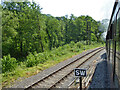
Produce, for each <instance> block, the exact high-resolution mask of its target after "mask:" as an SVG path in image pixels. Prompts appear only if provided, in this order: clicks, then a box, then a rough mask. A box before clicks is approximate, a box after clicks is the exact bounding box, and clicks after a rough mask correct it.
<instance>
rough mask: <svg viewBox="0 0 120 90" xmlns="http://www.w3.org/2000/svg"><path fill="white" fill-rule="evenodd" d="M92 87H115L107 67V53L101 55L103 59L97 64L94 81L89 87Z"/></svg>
mask: <svg viewBox="0 0 120 90" xmlns="http://www.w3.org/2000/svg"><path fill="white" fill-rule="evenodd" d="M91 88H114V86H113V83H112V80H111V78H110V73H109V70H108V68H107V60H106V53H104V54H103V55H101V61H100V62H99V63H98V64H97V66H96V70H95V73H94V75H93V78H92V82H91V84H90V86H89V88H88V89H91Z"/></svg>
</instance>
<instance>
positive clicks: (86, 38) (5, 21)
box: [2, 2, 102, 71]
mask: <svg viewBox="0 0 120 90" xmlns="http://www.w3.org/2000/svg"><path fill="white" fill-rule="evenodd" d="M2 8H3V12H2V38H3V39H2V54H3V56H5V55H8V54H10V55H11V56H12V57H14V58H16V59H17V62H19V63H20V62H21V61H22V62H24V60H25V62H26V66H27V67H32V66H35V65H37V64H38V63H44V62H46V61H47V60H48V59H49V58H51V59H53V60H56V59H54V58H56V57H58V56H62V55H66V53H69V52H79V50H80V48H82V47H83V44H84V45H85V44H87V45H90V44H92V43H93V41H97V42H101V41H102V40H101V35H102V32H100V31H99V26H100V25H101V24H100V23H99V22H97V21H95V20H94V19H93V18H92V17H90V16H79V17H75V16H74V15H73V14H71V16H70V18H68V16H67V15H66V16H62V17H53V16H51V15H46V14H42V13H41V8H40V6H39V5H37V4H36V3H30V2H3V4H2ZM75 43H76V44H75ZM78 48H79V49H78ZM51 50H52V51H51ZM48 51H49V52H48ZM29 52H30V53H29ZM23 58H25V59H23ZM21 59H22V60H21ZM5 71H6V70H5Z"/></svg>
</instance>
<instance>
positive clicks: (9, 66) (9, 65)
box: [2, 55, 17, 73]
mask: <svg viewBox="0 0 120 90" xmlns="http://www.w3.org/2000/svg"><path fill="white" fill-rule="evenodd" d="M16 67H17V61H16V59H15V58H11V56H10V55H8V56H3V58H2V72H3V73H4V72H7V71H12V70H15V68H16Z"/></svg>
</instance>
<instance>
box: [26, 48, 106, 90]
mask: <svg viewBox="0 0 120 90" xmlns="http://www.w3.org/2000/svg"><path fill="white" fill-rule="evenodd" d="M103 49H104V48H103V47H101V48H97V49H94V50H93V51H91V52H89V53H87V54H85V55H83V56H81V57H80V58H77V59H76V60H74V61H73V62H71V63H68V64H67V65H66V66H63V67H61V68H59V69H58V70H55V71H53V72H52V73H50V74H49V75H47V76H45V77H43V78H42V79H40V80H39V81H37V82H35V83H33V84H32V85H30V86H28V87H26V88H25V90H29V89H32V88H47V89H52V88H60V86H61V84H62V82H63V81H65V80H66V79H67V78H68V77H72V75H73V72H74V68H78V67H80V66H81V65H83V64H84V63H86V62H87V61H89V59H90V58H92V57H93V56H94V55H96V54H97V53H99V52H100V51H102V50H103ZM92 69H93V70H94V68H91V69H90V68H89V70H92ZM89 72H90V71H89ZM91 72H92V71H91ZM85 80H87V79H85ZM85 80H84V81H85Z"/></svg>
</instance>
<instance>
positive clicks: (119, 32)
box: [115, 12, 120, 54]
mask: <svg viewBox="0 0 120 90" xmlns="http://www.w3.org/2000/svg"><path fill="white" fill-rule="evenodd" d="M119 25H120V12H119V13H118V15H117V28H116V29H117V30H116V38H115V39H116V51H117V52H118V53H119V54H120V26H119Z"/></svg>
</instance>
